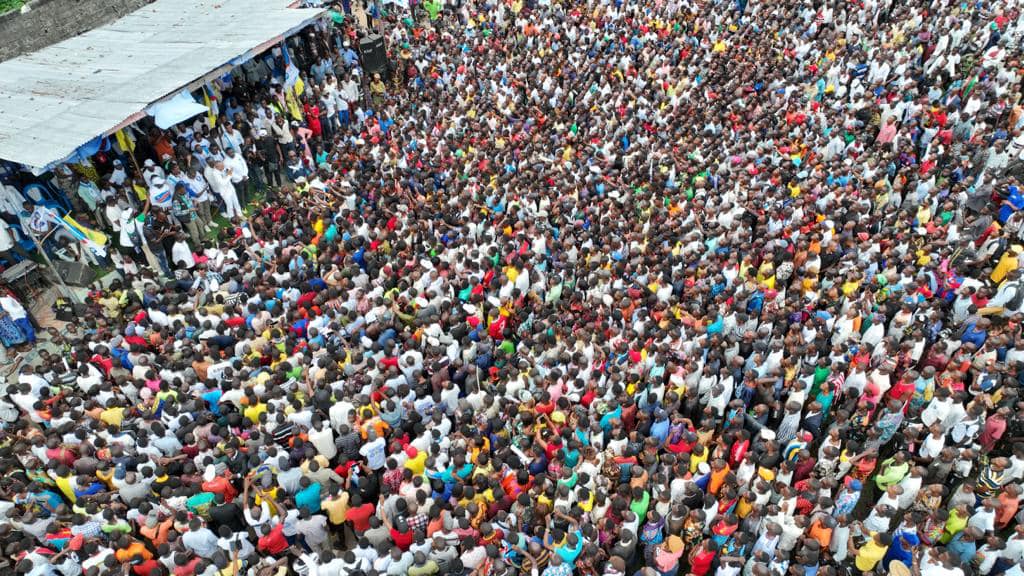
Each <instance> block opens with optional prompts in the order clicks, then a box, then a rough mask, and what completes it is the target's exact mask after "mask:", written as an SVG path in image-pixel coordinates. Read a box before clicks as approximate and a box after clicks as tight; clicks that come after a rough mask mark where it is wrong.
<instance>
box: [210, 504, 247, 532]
mask: <svg viewBox="0 0 1024 576" xmlns="http://www.w3.org/2000/svg"><path fill="white" fill-rule="evenodd" d="M210 521H211V522H212V523H213V526H214V532H217V531H218V529H219V528H220V527H221V526H227V527H228V528H229V529H230V530H231V531H232V532H241V531H242V530H245V523H244V522H243V521H242V509H241V508H240V507H239V506H238V504H235V503H234V502H225V503H224V504H221V505H219V506H211V507H210Z"/></svg>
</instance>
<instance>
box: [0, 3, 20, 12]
mask: <svg viewBox="0 0 1024 576" xmlns="http://www.w3.org/2000/svg"><path fill="white" fill-rule="evenodd" d="M24 4H25V0H0V14H3V13H5V12H12V11H14V10H18V9H20V8H21V7H22V6H23V5H24Z"/></svg>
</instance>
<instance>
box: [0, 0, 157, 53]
mask: <svg viewBox="0 0 1024 576" xmlns="http://www.w3.org/2000/svg"><path fill="white" fill-rule="evenodd" d="M151 1H152V0H31V1H30V2H28V4H27V6H28V7H29V8H30V10H29V11H28V12H25V13H22V12H19V11H17V10H15V11H13V12H8V13H6V14H3V15H0V62H2V61H4V60H9V59H11V58H14V57H15V56H21V55H22V54H25V53H27V52H32V51H35V50H39V49H40V48H44V47H46V46H49V45H50V44H56V43H57V42H60V41H61V40H66V39H68V38H71V37H72V36H77V35H79V34H81V33H82V32H86V31H88V30H92V29H93V28H97V27H99V26H102V25H104V24H108V23H110V22H112V21H114V20H116V19H118V18H120V17H121V16H124V15H125V14H128V13H129V12H132V11H134V10H137V9H138V8H141V7H142V6H145V5H146V4H149V3H150V2H151Z"/></svg>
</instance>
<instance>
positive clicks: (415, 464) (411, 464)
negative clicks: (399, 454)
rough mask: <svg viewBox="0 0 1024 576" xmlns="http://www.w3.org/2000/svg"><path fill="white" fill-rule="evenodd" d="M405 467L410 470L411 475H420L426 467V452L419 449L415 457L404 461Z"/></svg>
mask: <svg viewBox="0 0 1024 576" xmlns="http://www.w3.org/2000/svg"><path fill="white" fill-rule="evenodd" d="M405 467H406V468H408V469H409V470H411V471H412V475H413V476H422V475H423V472H424V471H426V469H427V453H426V452H424V451H422V450H421V451H419V452H418V453H417V454H416V457H415V458H409V459H408V460H406V461H405Z"/></svg>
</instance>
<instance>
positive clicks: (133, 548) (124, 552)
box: [114, 542, 153, 564]
mask: <svg viewBox="0 0 1024 576" xmlns="http://www.w3.org/2000/svg"><path fill="white" fill-rule="evenodd" d="M136 555H139V556H142V559H143V560H150V559H152V558H153V553H152V552H150V551H149V550H147V549H146V547H145V546H143V545H142V542H132V543H131V545H129V546H128V547H127V548H118V549H117V552H114V557H115V558H117V561H118V562H120V563H122V564H125V563H127V562H131V560H132V558H134V557H135V556H136Z"/></svg>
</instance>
